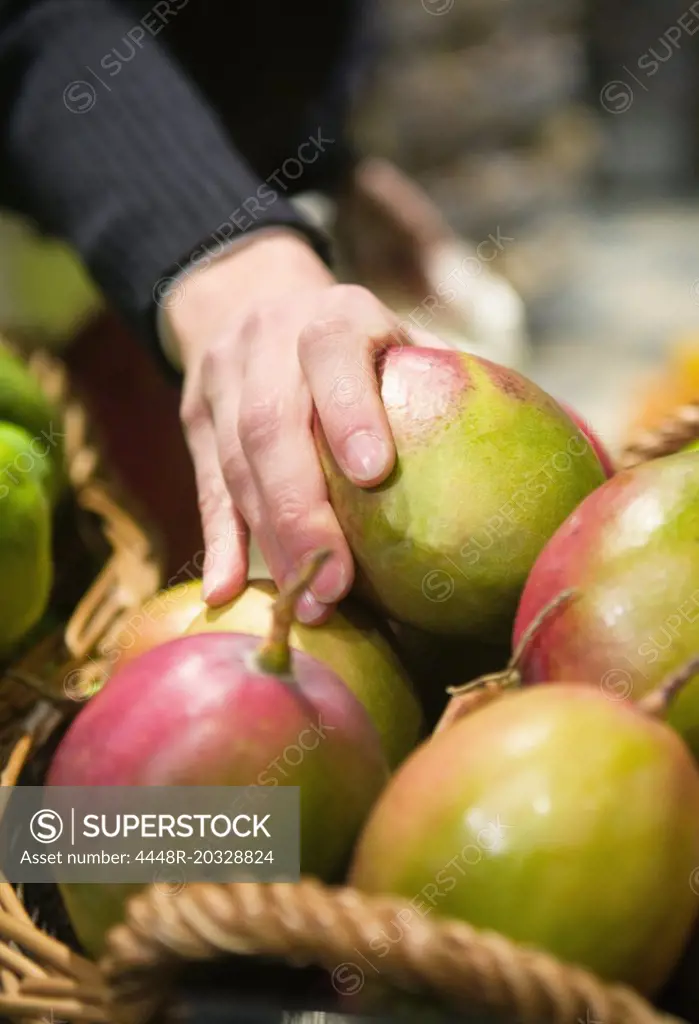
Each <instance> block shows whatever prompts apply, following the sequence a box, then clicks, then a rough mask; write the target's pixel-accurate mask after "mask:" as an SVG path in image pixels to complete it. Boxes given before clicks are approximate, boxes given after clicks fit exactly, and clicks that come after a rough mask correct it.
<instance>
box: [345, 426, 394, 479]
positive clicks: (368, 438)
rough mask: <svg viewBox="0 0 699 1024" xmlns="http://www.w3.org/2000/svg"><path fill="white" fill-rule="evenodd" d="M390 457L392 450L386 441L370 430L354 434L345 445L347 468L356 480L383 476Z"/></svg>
mask: <svg viewBox="0 0 699 1024" xmlns="http://www.w3.org/2000/svg"><path fill="white" fill-rule="evenodd" d="M389 457H390V450H389V447H388V445H387V444H386V442H385V441H383V440H382V439H381V438H380V437H378V435H376V434H370V433H369V432H368V431H360V432H359V433H358V434H353V435H352V436H351V437H350V438H349V439H348V441H347V443H346V445H345V461H346V465H347V469H348V471H349V473H350V475H351V476H353V477H354V479H355V480H361V481H362V482H364V481H367V482H368V481H369V480H376V479H377V477H380V476H382V474H383V473H384V471H385V469H386V466H387V465H388V460H389Z"/></svg>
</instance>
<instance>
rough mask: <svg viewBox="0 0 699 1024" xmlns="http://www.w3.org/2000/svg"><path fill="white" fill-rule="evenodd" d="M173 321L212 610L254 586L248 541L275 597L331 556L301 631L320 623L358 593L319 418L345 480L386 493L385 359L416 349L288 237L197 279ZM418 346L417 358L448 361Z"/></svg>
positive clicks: (306, 601) (304, 611)
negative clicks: (379, 361) (314, 556)
mask: <svg viewBox="0 0 699 1024" xmlns="http://www.w3.org/2000/svg"><path fill="white" fill-rule="evenodd" d="M165 315H166V324H167V328H168V331H169V333H170V335H171V336H172V337H173V338H174V339H175V344H176V347H177V351H178V354H179V357H180V360H181V362H182V367H183V370H184V388H183V397H182V405H181V415H182V421H183V425H184V430H185V435H186V438H187V443H188V446H189V450H190V453H191V456H192V460H193V462H194V469H195V474H196V483H197V491H198V495H199V507H200V511H201V516H202V527H203V532H204V542H205V547H206V558H205V562H204V595H205V597H206V599H207V601H208V602H209V604H212V605H217V604H221V603H223V602H225V601H227V600H230V599H231V598H232V597H234V596H235V595H236V594H237V593H239V591H240V590H242V589H243V587H244V586H245V582H246V579H247V571H248V534H249V532H251V533H252V535H253V537H254V539H255V541H256V543H257V545H258V546H259V548H260V551H261V553H262V555H263V557H264V559H265V562H266V564H267V566H268V567H269V570H270V573H271V575H272V577H273V578H274V580H275V582H276V583H277V585H278V586H281V585H282V584H283V583H284V581H285V580H286V579H287V578H288V576H289V575H290V573H292V572H293V571H294V569H295V568H297V567H298V564H299V563H300V562H301V561H302V560H303V559H304V558H305V557H307V556H308V555H309V554H310V552H311V551H313V550H315V549H317V548H321V547H323V548H324V547H329V548H331V549H332V551H333V552H334V557H333V558H331V559H329V560H328V562H326V564H325V566H324V567H323V568H322V570H321V571H320V573H319V574H318V576H317V578H316V580H315V582H314V584H313V587H312V594H307V595H306V596H305V597H304V598H303V599H302V601H301V603H300V605H299V608H298V614H299V618H300V619H301V620H302V621H304V622H306V623H316V622H320V621H322V620H323V619H324V618H325V617H326V616H327V614H328V612H329V610H330V609H331V608H332V606H333V605H334V604H335V603H336V602H337V601H338V600H340V599H341V598H342V597H344V596H345V595H346V594H347V592H348V591H349V589H350V587H351V585H352V580H353V561H352V556H351V553H350V551H349V548H348V546H347V543H346V541H345V539H344V537H343V535H342V531H341V530H340V527H339V524H338V522H337V520H336V518H335V515H334V513H333V510H332V508H331V506H330V504H329V502H328V496H327V491H326V486H325V480H324V477H323V473H322V470H321V467H320V464H319V461H318V457H317V453H316V447H315V442H314V440H313V436H312V427H311V423H312V415H313V409H314V406H315V409H316V410H317V412H318V415H319V418H320V421H321V424H322V426H323V429H324V431H325V434H326V437H327V439H328V443H329V445H330V448H331V450H332V452H333V454H334V456H335V458H336V460H337V462H338V465H339V466H340V467H341V468H342V470H343V471H344V472H345V473H346V475H347V476H348V478H349V479H350V480H352V481H353V482H354V483H356V484H357V485H358V486H360V487H366V486H372V485H375V484H378V483H380V482H381V481H382V480H384V479H385V478H386V477H387V476H388V474H389V473H390V472H391V469H392V468H393V464H394V460H395V450H394V446H393V439H392V436H391V431H390V427H389V425H388V421H387V419H386V413H385V410H384V407H383V403H382V401H381V397H380V394H379V390H378V385H377V383H376V375H375V368H374V359H375V354H376V353H377V351H380V350H381V349H383V348H385V347H387V346H388V345H390V344H401V343H403V344H406V343H410V340H411V339H410V338H408V337H407V336H406V335H405V334H404V333H403V331H402V330H400V328H399V325H398V321H397V318H396V316H395V314H393V313H392V312H391V311H390V310H388V309H387V308H386V307H385V306H384V305H383V304H382V303H381V302H380V301H379V300H378V299H377V298H376V297H375V296H374V295H372V294H371V293H370V292H368V291H367V290H365V289H363V288H360V287H358V286H354V285H342V284H338V283H337V281H336V280H335V278H334V277H333V275H332V274H331V273H330V271H329V270H328V268H327V267H326V266H325V264H324V263H323V262H322V261H321V260H320V259H319V257H318V256H316V254H315V253H314V251H313V250H312V249H311V247H310V246H309V245H308V244H307V243H306V242H304V241H303V240H301V239H300V238H298V237H297V236H295V235H293V234H291V233H288V232H285V231H283V230H282V229H280V231H279V232H278V233H274V234H269V235H264V236H260V238H259V239H257V240H255V241H253V242H252V243H251V244H250V245H248V246H246V247H245V248H244V249H242V250H240V251H239V252H236V251H235V250H234V251H232V252H231V254H229V255H228V256H225V257H223V258H221V259H219V260H218V261H216V262H214V263H212V264H210V265H209V266H208V267H207V268H206V269H205V270H201V271H199V272H198V273H196V274H195V275H194V276H193V277H192V278H190V279H189V281H188V282H187V284H186V287H185V292H184V296H183V298H182V299H181V301H180V302H179V303H178V304H177V305H176V306H174V307H173V308H172V309H169V310H167V311H166V314H165ZM417 334H418V332H415V334H414V336H413V340H418V339H417ZM419 335H420V337H419V341H420V344H427V345H430V346H432V347H441V348H443V347H447V346H445V345H444V343H442V342H440V341H439V339H436V338H433V337H432V336H431V335H429V336H428V335H425V334H424V332H419Z"/></svg>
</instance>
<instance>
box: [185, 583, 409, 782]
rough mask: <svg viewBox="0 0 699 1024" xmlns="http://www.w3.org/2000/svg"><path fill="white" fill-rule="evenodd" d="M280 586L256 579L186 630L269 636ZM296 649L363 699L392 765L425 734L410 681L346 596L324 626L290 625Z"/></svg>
mask: <svg viewBox="0 0 699 1024" xmlns="http://www.w3.org/2000/svg"><path fill="white" fill-rule="evenodd" d="M277 595H278V590H277V588H276V587H275V586H274V584H273V583H271V582H270V581H269V580H255V581H252V582H250V583H248V586H247V587H246V589H245V590H244V591H243V592H242V594H240V595H239V597H237V598H235V599H234V600H233V601H231V602H230V603H229V604H227V605H223V606H221V607H219V608H206V609H204V611H202V612H201V614H199V615H198V616H197V617H196V618H195V619H194V621H193V622H192V623H191V624H190V626H189V628H188V629H187V634H188V635H192V634H195V633H214V632H218V631H226V632H237V633H249V634H250V635H252V636H260V637H262V636H266V635H267V633H268V632H269V627H270V624H271V615H272V605H273V604H274V599H275V597H276V596H277ZM290 639H291V645H292V647H293V648H294V649H295V650H298V651H304V652H305V653H306V654H309V655H311V657H313V658H317V660H318V661H321V662H323V664H325V665H327V666H328V668H330V669H332V671H333V672H335V673H336V674H337V675H338V676H339V677H340V679H342V681H343V682H344V683H345V684H346V685H347V686H348V687H349V689H350V690H351V691H352V693H353V694H354V695H355V697H357V698H358V700H360V701H361V703H362V704H363V705H364V707H365V708H366V710H367V711H368V713H369V716H370V717H371V719H372V721H373V723H374V725H375V726H376V728H377V729H378V731H379V734H380V736H381V740H382V743H383V747H384V750H385V753H386V757H387V759H388V763H389V765H390V767H391V768H395V767H397V765H398V764H399V763H400V762H401V761H402V760H403V759H404V758H405V757H406V756H407V754H409V753H410V751H411V750H413V749H414V747H415V745H416V744H417V742H418V740H419V739H420V738H421V733H422V712H421V710H420V705H419V703H418V701H417V698H416V696H415V692H414V690H413V687H412V684H411V682H410V680H409V679H408V677H407V675H406V673H405V671H404V669H403V667H402V665H401V664H400V662H399V661H398V658H397V657H396V655H395V653H394V652H393V650H392V649H391V647H390V646H389V643H388V642H387V640H386V639H385V638H384V636H382V634H381V632H380V630H379V629H378V628H377V626H376V624H375V622H373V621H372V617H371V616H370V615H368V614H367V613H366V612H365V611H364V609H362V608H360V607H359V606H358V605H357V604H356V603H353V602H350V601H345V602H343V603H342V604H341V605H340V607H339V608H338V609H337V610H336V611H335V612H334V613H333V615H332V616H331V617H330V619H329V620H328V621H327V622H326V623H325V624H324V625H322V626H303V625H302V624H301V623H295V624H294V625H293V626H292V628H291V638H290Z"/></svg>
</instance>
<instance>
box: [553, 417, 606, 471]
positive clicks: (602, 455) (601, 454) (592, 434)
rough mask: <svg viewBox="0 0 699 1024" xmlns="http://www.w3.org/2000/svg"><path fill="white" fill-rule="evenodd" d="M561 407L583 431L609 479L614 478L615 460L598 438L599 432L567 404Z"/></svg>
mask: <svg viewBox="0 0 699 1024" xmlns="http://www.w3.org/2000/svg"><path fill="white" fill-rule="evenodd" d="M560 406H561V409H563V410H564V412H567V413H568V415H569V416H570V418H571V420H572V421H573V423H574V424H575V426H576V427H578V429H579V430H582V432H583V434H584V435H585V437H586V438H587V440H588V441H589V442H590V444H591V446H592V448H593V450H594V452H595V455H596V456H597V458H598V459H599V461H600V464H601V466H602V468H603V470H604V473H605V476H606V477H607V479H609V478H610V477H613V476H614V474H615V473H616V467H615V465H614V460H613V459H612V457H611V455H610V454H609V452H608V451H607V449H606V447H605V445H604V444H602V441H601V439H600V438H599V437H598V436H597V432H596V431H595V430H594V429H593V428H592V426H591V424H590V423H588V422H587V420H586V419H585V418H584V417H583V416H581V415H580V413H579V412H576V411H575V409H573V408H571V406H569V405H568V404H567V403H566V402H561V403H560Z"/></svg>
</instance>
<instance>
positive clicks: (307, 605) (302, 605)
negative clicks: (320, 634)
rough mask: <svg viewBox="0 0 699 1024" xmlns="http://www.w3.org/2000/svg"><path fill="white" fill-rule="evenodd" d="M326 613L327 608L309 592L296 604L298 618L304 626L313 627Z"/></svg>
mask: <svg viewBox="0 0 699 1024" xmlns="http://www.w3.org/2000/svg"><path fill="white" fill-rule="evenodd" d="M326 611H327V608H326V606H325V605H324V604H321V603H320V601H316V599H315V597H314V596H313V594H309V593H308V591H307V592H306V593H305V594H304V595H303V597H301V598H300V599H299V601H298V602H297V604H296V617H297V619H298V620H299V622H302V623H303V625H304V626H312V625H313V623H314V622H317V621H318V619H320V617H321V616H322V615H324V614H325V612H326Z"/></svg>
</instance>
